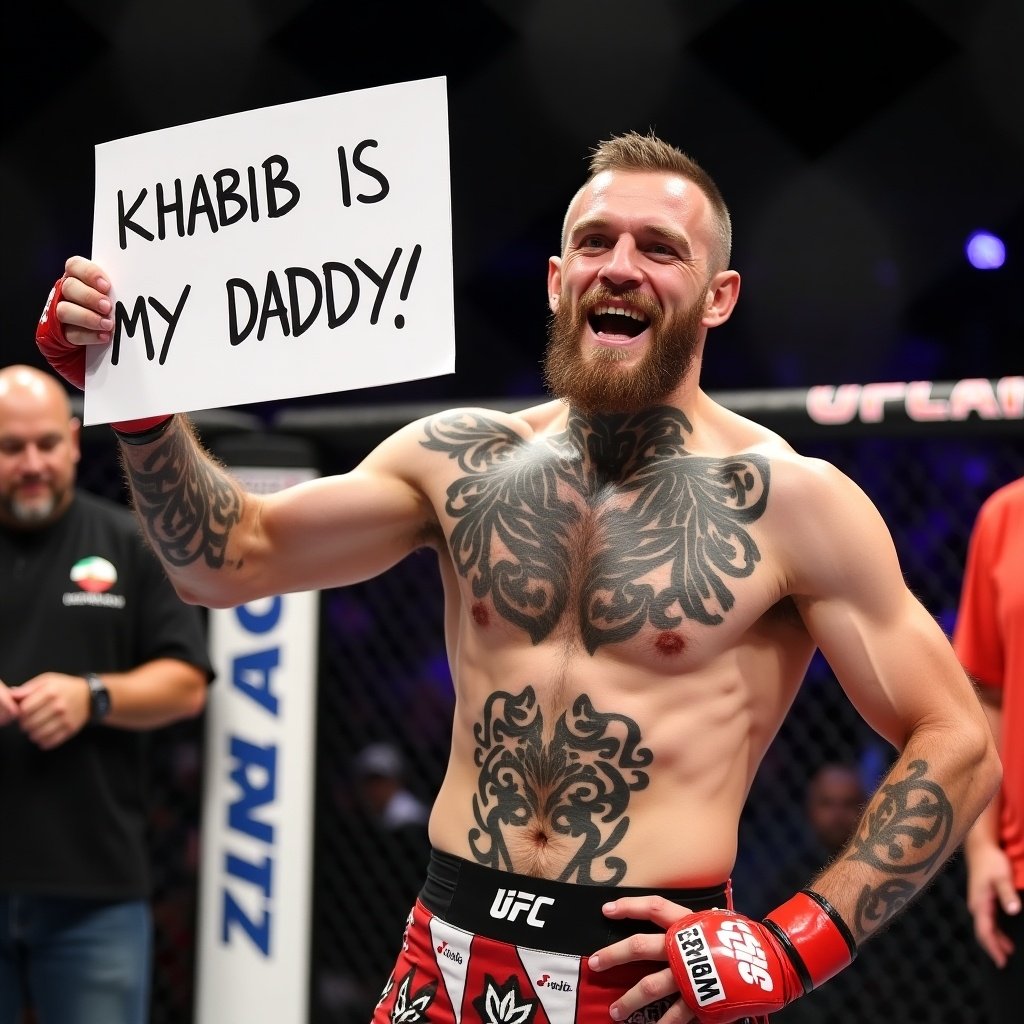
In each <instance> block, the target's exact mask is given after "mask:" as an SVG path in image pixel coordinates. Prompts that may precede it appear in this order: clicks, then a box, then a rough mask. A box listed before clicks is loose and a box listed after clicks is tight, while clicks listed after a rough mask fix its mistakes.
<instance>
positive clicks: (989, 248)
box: [964, 231, 1006, 270]
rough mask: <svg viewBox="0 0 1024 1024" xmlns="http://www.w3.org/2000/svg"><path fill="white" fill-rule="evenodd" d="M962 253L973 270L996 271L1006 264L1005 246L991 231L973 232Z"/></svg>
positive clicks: (968, 237)
mask: <svg viewBox="0 0 1024 1024" xmlns="http://www.w3.org/2000/svg"><path fill="white" fill-rule="evenodd" d="M964 252H965V253H966V255H967V262H968V263H970V265H971V266H972V267H974V269H975V270H998V269H999V268H1000V267H1001V266H1002V265H1003V264H1004V263H1005V262H1006V246H1005V245H1004V244H1003V241H1002V239H1001V238H999V237H998V236H997V235H994V234H992V232H991V231H974V232H972V233H971V234H970V235H968V236H967V242H966V244H965V245H964Z"/></svg>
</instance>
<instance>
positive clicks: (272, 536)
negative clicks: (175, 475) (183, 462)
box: [251, 463, 436, 592]
mask: <svg viewBox="0 0 1024 1024" xmlns="http://www.w3.org/2000/svg"><path fill="white" fill-rule="evenodd" d="M258 519H259V529H258V538H259V539H258V542H257V544H256V546H255V548H254V551H253V552H252V554H251V557H254V558H257V559H260V560H262V562H264V563H265V567H264V568H263V569H262V572H263V573H264V575H265V576H266V577H267V578H266V583H265V586H270V588H271V590H273V591H277V592H285V591H293V590H309V589H319V588H323V587H328V586H342V585H345V584H348V583H354V582H357V581H359V580H363V579H367V578H369V577H371V576H375V575H377V574H379V573H381V572H383V571H384V570H386V569H388V568H390V567H391V566H392V565H394V564H395V563H396V562H398V561H399V560H400V559H402V558H403V557H405V555H407V554H409V553H410V552H411V551H412V550H414V549H415V548H416V547H419V546H422V544H423V539H424V537H425V536H426V535H427V533H428V532H429V531H430V528H431V525H432V524H434V519H433V512H432V509H431V506H430V504H429V502H428V501H427V499H426V497H425V495H424V494H423V492H422V491H421V490H420V489H419V488H418V487H417V486H416V485H415V484H414V483H412V482H410V481H409V480H407V479H405V478H403V477H400V476H398V475H397V474H396V473H394V472H392V471H390V469H389V468H388V467H387V466H382V465H372V464H368V463H364V464H362V465H361V466H359V467H357V468H356V469H354V470H352V471H351V472H349V473H345V474H341V475H337V476H331V477H324V478H322V479H319V480H312V481H310V482H308V483H304V484H299V485H296V486H295V487H292V488H289V489H288V490H287V491H280V492H278V493H276V494H272V495H268V496H267V497H265V498H263V499H262V504H261V508H260V513H259V516H258ZM435 529H436V526H435Z"/></svg>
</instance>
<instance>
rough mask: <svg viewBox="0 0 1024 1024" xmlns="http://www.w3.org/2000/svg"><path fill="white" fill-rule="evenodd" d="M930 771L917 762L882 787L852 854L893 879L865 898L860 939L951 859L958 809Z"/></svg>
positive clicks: (859, 914) (857, 924)
mask: <svg viewBox="0 0 1024 1024" xmlns="http://www.w3.org/2000/svg"><path fill="white" fill-rule="evenodd" d="M927 772H928V764H927V762H926V761H921V760H916V761H911V763H910V765H909V773H908V774H907V775H906V776H905V777H904V778H902V779H893V778H891V777H890V778H889V779H888V780H887V781H886V782H885V783H884V784H883V785H882V787H881V788H880V789H879V791H878V795H877V796H876V797H875V799H874V801H873V802H872V804H871V806H870V807H869V808H868V811H867V814H866V816H865V819H864V823H863V825H862V827H861V830H860V832H859V833H858V834H857V836H855V837H854V839H853V842H852V843H851V847H850V850H849V852H848V853H847V854H846V858H847V859H848V860H857V861H863V862H864V863H866V864H870V865H871V866H872V867H873V868H876V869H877V870H879V871H881V872H884V873H885V874H886V875H888V876H889V877H887V878H886V879H885V880H884V881H883V882H882V884H881V885H878V886H876V887H875V888H872V887H870V886H865V888H864V890H863V892H862V893H861V894H860V897H859V898H858V900H857V910H856V921H855V922H854V927H855V930H856V931H857V932H858V934H859V936H864V935H866V934H868V933H869V932H871V931H874V930H875V928H877V927H878V926H879V925H881V924H883V923H884V922H885V921H887V920H888V919H889V918H890V917H892V916H893V915H894V914H896V913H897V912H898V911H899V910H900V909H901V908H902V907H903V906H904V905H905V904H906V903H907V902H908V901H909V900H910V899H911V897H912V896H913V895H914V893H916V892H917V890H918V889H920V888H921V886H922V885H924V883H925V882H926V881H927V880H928V878H929V877H930V876H931V873H932V871H933V870H934V869H935V868H936V867H937V866H938V865H939V864H940V863H941V862H942V861H943V859H944V858H945V855H946V847H947V845H948V843H949V838H950V835H951V834H952V832H953V805H952V803H951V802H950V800H949V797H948V796H946V794H945V792H944V791H943V789H942V787H941V786H940V785H938V783H936V782H933V781H932V780H931V779H928V778H926V775H927ZM907 876H916V877H915V878H914V879H913V880H911V878H909V877H907Z"/></svg>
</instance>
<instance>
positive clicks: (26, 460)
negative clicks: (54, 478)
mask: <svg viewBox="0 0 1024 1024" xmlns="http://www.w3.org/2000/svg"><path fill="white" fill-rule="evenodd" d="M21 465H22V471H23V472H27V473H40V472H42V470H43V468H44V466H45V465H46V458H45V457H44V455H43V452H42V449H40V447H39V446H38V445H35V444H27V445H25V447H24V448H23V449H22V452H21Z"/></svg>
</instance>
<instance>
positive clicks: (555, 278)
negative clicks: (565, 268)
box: [548, 256, 562, 313]
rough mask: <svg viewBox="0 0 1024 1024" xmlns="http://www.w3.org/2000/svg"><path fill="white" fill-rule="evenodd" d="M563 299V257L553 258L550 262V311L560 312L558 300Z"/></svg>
mask: <svg viewBox="0 0 1024 1024" xmlns="http://www.w3.org/2000/svg"><path fill="white" fill-rule="evenodd" d="M561 297H562V257H561V256H552V257H551V258H550V259H549V260H548V309H550V310H551V312H552V313H557V312H558V300H559V299H560V298H561Z"/></svg>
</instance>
